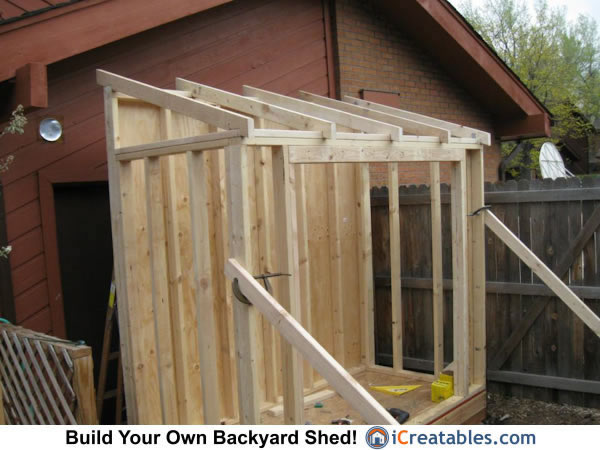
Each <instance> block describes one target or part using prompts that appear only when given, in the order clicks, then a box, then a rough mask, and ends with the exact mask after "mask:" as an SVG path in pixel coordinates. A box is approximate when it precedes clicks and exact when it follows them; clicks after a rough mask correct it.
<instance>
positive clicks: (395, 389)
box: [369, 384, 421, 395]
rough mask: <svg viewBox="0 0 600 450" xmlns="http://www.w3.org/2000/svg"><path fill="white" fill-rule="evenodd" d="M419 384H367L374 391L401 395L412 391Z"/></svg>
mask: <svg viewBox="0 0 600 450" xmlns="http://www.w3.org/2000/svg"><path fill="white" fill-rule="evenodd" d="M420 387H421V385H420V384H414V385H408V386H369V388H370V389H373V390H374V391H379V392H383V393H384V394H390V395H402V394H406V393H407V392H410V391H414V390H415V389H417V388H420Z"/></svg>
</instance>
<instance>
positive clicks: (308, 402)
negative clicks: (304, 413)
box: [267, 389, 336, 417]
mask: <svg viewBox="0 0 600 450" xmlns="http://www.w3.org/2000/svg"><path fill="white" fill-rule="evenodd" d="M335 395H336V393H335V391H332V390H331V389H325V390H323V391H318V392H315V393H313V394H310V395H307V396H306V397H304V402H303V403H304V408H310V407H312V406H314V404H315V403H317V402H322V401H323V400H327V399H328V398H331V397H334V396H335ZM267 414H268V415H270V416H273V417H281V416H283V405H275V406H273V407H272V408H270V409H268V410H267Z"/></svg>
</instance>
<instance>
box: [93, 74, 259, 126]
mask: <svg viewBox="0 0 600 450" xmlns="http://www.w3.org/2000/svg"><path fill="white" fill-rule="evenodd" d="M96 80H97V82H98V84H100V85H101V86H109V87H110V88H111V89H112V90H114V91H117V92H122V93H124V94H127V95H131V96H133V97H137V98H141V99H144V100H145V101H146V102H148V103H152V104H153V105H157V106H160V107H161V108H165V109H170V110H172V111H176V112H178V113H181V114H185V115H186V116H189V117H193V118H194V119H198V120H201V121H203V122H206V123H209V124H211V125H214V126H216V127H219V128H223V129H224V130H236V129H237V130H240V131H241V133H242V135H243V136H252V132H253V130H254V120H252V118H250V117H246V116H244V115H242V114H237V113H234V112H231V111H226V110H224V109H222V108H217V107H215V106H211V105H208V104H206V103H202V102H199V101H196V100H194V99H191V98H187V97H182V96H180V95H177V94H173V93H172V92H169V91H166V90H164V89H160V88H157V87H154V86H151V85H149V84H146V83H142V82H140V81H134V80H130V79H129V78H125V77H122V76H119V75H115V74H112V73H110V72H106V71H104V70H100V69H98V70H96Z"/></svg>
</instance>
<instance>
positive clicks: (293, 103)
mask: <svg viewBox="0 0 600 450" xmlns="http://www.w3.org/2000/svg"><path fill="white" fill-rule="evenodd" d="M244 95H245V96H249V97H255V98H257V99H259V100H261V101H263V102H265V103H269V104H273V105H277V106H280V107H282V108H288V109H291V110H293V111H296V112H299V113H302V114H309V115H311V116H315V117H319V118H321V119H324V120H329V121H331V122H334V123H336V124H338V125H341V126H344V127H348V128H351V129H353V130H357V131H363V132H365V133H386V134H388V133H389V135H390V139H391V140H393V141H399V140H400V139H401V136H402V128H401V127H398V126H395V125H390V124H388V123H383V122H379V121H377V120H373V119H367V118H365V117H361V116H357V115H355V114H350V113H347V112H344V111H340V110H338V109H334V108H328V107H326V106H321V105H315V104H314V103H310V102H306V101H304V100H299V99H296V98H291V97H287V96H285V95H280V94H275V93H273V92H269V91H263V90H262V89H257V88H253V87H250V86H244Z"/></svg>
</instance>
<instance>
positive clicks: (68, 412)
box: [0, 324, 98, 425]
mask: <svg viewBox="0 0 600 450" xmlns="http://www.w3.org/2000/svg"><path fill="white" fill-rule="evenodd" d="M93 372H94V371H93V363H92V349H91V348H90V347H87V346H85V345H74V344H72V343H70V342H68V341H63V340H60V339H57V338H54V337H52V336H47V335H45V334H41V333H36V332H34V331H31V330H27V329H25V328H22V327H16V326H13V325H7V324H0V424H4V423H6V424H11V425H55V424H56V425H75V424H79V425H96V424H97V423H98V421H97V418H96V404H95V400H96V398H95V395H94V375H93Z"/></svg>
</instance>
